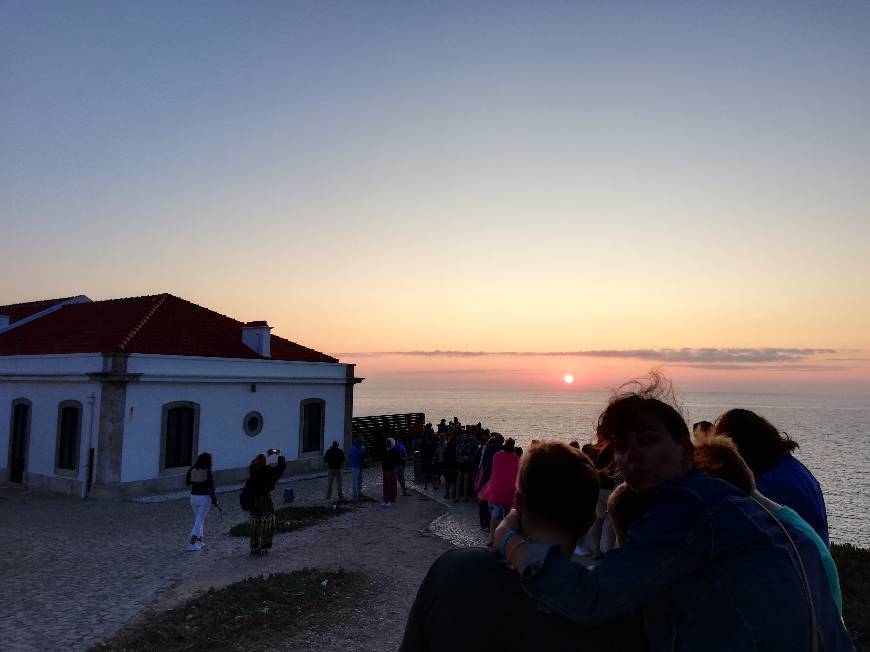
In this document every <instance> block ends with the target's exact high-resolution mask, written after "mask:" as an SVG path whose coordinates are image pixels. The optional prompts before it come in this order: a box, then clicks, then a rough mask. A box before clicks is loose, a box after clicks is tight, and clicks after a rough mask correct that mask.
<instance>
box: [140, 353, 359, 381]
mask: <svg viewBox="0 0 870 652" xmlns="http://www.w3.org/2000/svg"><path fill="white" fill-rule="evenodd" d="M346 368H347V367H346V365H344V364H340V363H334V362H284V361H283V360H256V359H255V360H242V359H234V358H204V357H194V356H182V355H146V354H141V353H133V354H131V355H130V357H129V358H128V359H127V372H128V373H131V374H145V375H147V376H152V377H154V376H170V375H171V376H188V377H198V376H204V377H213V378H218V377H233V378H237V379H242V378H244V379H257V378H259V379H263V380H265V379H268V378H272V379H287V378H311V379H317V380H323V381H327V380H342V381H343V380H344V378H345V374H346V373H347V372H346V371H345V370H346Z"/></svg>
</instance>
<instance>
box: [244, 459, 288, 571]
mask: <svg viewBox="0 0 870 652" xmlns="http://www.w3.org/2000/svg"><path fill="white" fill-rule="evenodd" d="M266 454H267V455H277V456H278V464H277V465H275V466H272V465H271V464H269V460H268V458H267V457H266V455H264V454H263V453H260V454H259V455H257V457H255V458H254V460H253V461H252V462H251V470H250V483H251V493H252V495H253V501H252V506H251V521H250V526H251V527H250V529H251V554H252V555H268V554H269V550H271V549H272V537H273V536H274V534H275V505H274V504H273V503H272V491H273V490H274V489H275V483H277V482H278V479H279V478H280V477H281V476H282V475H283V474H284V470H285V469H286V468H287V460H286V459H284V456H283V455H281V451H280V450H279V449H277V448H270V449H269V450H268V451H266Z"/></svg>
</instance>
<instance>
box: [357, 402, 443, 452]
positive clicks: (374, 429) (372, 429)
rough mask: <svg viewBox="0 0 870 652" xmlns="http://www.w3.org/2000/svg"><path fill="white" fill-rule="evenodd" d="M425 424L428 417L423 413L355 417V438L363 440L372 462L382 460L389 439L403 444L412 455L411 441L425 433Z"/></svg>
mask: <svg viewBox="0 0 870 652" xmlns="http://www.w3.org/2000/svg"><path fill="white" fill-rule="evenodd" d="M425 423H426V415H425V414H424V413H422V412H412V413H410V414H380V415H377V416H371V417H354V418H353V437H354V439H356V438H357V437H359V438H360V439H362V442H363V444H365V447H366V453H367V456H368V458H369V459H372V460H378V459H380V457H381V453H383V451H384V448H385V442H386V440H387V437H392V438H393V439H395V440H396V441H400V442H402V443H403V444H404V445H405V447H406V448H407V449H408V453H409V454H410V451H411V440H412V439H413V438H414V436H415V435H417V434H419V433H422V432H423V425H424V424H425Z"/></svg>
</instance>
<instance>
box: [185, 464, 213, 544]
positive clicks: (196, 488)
mask: <svg viewBox="0 0 870 652" xmlns="http://www.w3.org/2000/svg"><path fill="white" fill-rule="evenodd" d="M211 465H212V459H211V454H210V453H201V454H200V455H199V457H197V458H196V463H195V464H194V465H193V466H192V467H190V468H189V469H188V470H187V476H186V477H185V479H184V482H185V484H188V485H190V507H191V509H193V529H191V531H190V543H188V544H187V549H188V550H189V551H191V552H193V551H196V550H202V549H203V547H205V543H203V541H202V531H203V528H204V527H205V517H206V516H207V515H208V510H209V507H211V506H212V505H214V506H215V507H219V505H218V502H217V496H216V495H215V491H214V477H213V476H212V474H211Z"/></svg>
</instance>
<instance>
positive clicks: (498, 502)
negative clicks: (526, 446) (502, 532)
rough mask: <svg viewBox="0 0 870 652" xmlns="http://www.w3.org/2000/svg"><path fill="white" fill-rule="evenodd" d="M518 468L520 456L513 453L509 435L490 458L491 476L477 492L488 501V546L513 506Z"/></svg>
mask: <svg viewBox="0 0 870 652" xmlns="http://www.w3.org/2000/svg"><path fill="white" fill-rule="evenodd" d="M519 469H520V458H519V457H517V456H516V455H514V440H513V439H511V438H510V437H509V438H508V439H507V441H505V443H504V446H503V448H502V450H500V451H499V452H498V453H496V454H495V457H493V458H492V476H490V478H489V482H487V483H486V484H485V485H484V486H483V489H481V490H480V494H478V495H479V497H480V499H481V500H485V501H487V502H488V503H489V508H490V515H491V518H490V521H489V543H487V544H486V545H488V546H491V545H492V536H493V532H495V528H497V527H498V524H499V523H501V520H502V519H503V518H504V517H505V515H506V514H507V513H508V512H509V511H510V510H511V507H513V504H514V493H515V492H516V490H517V473H518V471H519Z"/></svg>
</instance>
